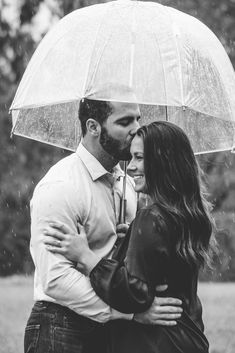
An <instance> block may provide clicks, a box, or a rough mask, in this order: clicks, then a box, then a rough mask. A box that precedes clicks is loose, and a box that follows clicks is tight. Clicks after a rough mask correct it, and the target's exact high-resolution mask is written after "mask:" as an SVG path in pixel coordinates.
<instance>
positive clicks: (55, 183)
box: [30, 143, 137, 322]
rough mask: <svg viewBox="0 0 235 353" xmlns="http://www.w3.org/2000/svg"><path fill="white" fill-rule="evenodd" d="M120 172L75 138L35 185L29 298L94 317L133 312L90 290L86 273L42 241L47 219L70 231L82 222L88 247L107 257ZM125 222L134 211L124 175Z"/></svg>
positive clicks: (130, 187) (119, 190)
mask: <svg viewBox="0 0 235 353" xmlns="http://www.w3.org/2000/svg"><path fill="white" fill-rule="evenodd" d="M122 176H123V172H122V170H121V168H120V166H116V167H115V168H114V172H113V173H112V174H111V173H108V172H107V170H105V169H104V167H103V166H102V165H101V164H100V163H99V161H98V160H97V159H96V158H95V157H94V156H93V155H91V154H90V153H89V152H88V151H87V150H86V148H85V147H84V146H83V145H82V144H81V143H80V145H79V147H78V149H77V151H76V153H73V154H71V155H70V156H69V157H66V158H64V159H62V160H61V161H59V162H58V163H57V164H55V165H54V166H53V167H52V168H51V169H50V170H49V172H48V173H47V174H46V175H45V176H44V178H43V179H42V180H41V181H40V182H39V183H38V185H37V186H36V188H35V191H34V194H33V198H32V200H31V242H30V251H31V255H32V258H33V261H34V264H35V279H34V300H46V301H51V302H55V303H58V304H61V305H63V306H66V307H68V308H70V309H71V310H73V311H75V312H76V313H78V314H80V315H83V316H86V317H89V318H90V319H92V320H95V321H98V322H106V321H108V320H113V319H118V318H124V319H131V318H132V316H133V315H128V314H122V313H120V312H118V311H116V310H114V309H112V308H110V307H109V306H108V305H106V304H105V303H104V302H103V301H102V300H101V299H100V298H99V297H98V296H97V295H96V293H95V292H94V290H93V288H92V287H91V284H90V281H89V278H88V277H86V276H84V275H82V274H81V273H80V272H79V271H78V270H77V269H76V265H75V264H74V263H72V262H71V261H69V260H67V259H66V258H65V257H64V256H62V255H60V254H53V253H50V252H49V251H48V250H47V249H46V247H45V245H44V243H43V230H44V229H45V227H46V226H47V225H48V222H49V221H60V222H63V223H65V224H67V225H68V226H69V227H70V228H71V229H72V230H73V231H74V232H76V231H77V226H78V225H79V223H80V224H82V225H83V226H84V227H85V231H86V234H87V238H88V242H89V246H90V248H91V249H92V250H93V251H94V252H95V253H96V254H97V255H99V256H101V257H105V256H109V254H110V252H111V250H112V248H113V246H114V243H115V241H116V238H117V235H116V224H117V223H118V217H119V211H120V197H121V194H122V182H123V178H122ZM126 196H127V221H129V222H131V221H132V220H133V218H134V217H135V214H136V204H137V202H136V201H137V200H136V193H135V192H134V188H133V181H132V180H131V178H129V177H128V178H127V187H126Z"/></svg>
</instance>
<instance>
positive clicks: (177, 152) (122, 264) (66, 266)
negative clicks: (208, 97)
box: [25, 99, 213, 353]
mask: <svg viewBox="0 0 235 353" xmlns="http://www.w3.org/2000/svg"><path fill="white" fill-rule="evenodd" d="M139 118H140V111H139V106H138V105H137V104H135V103H120V102H104V101H95V100H88V99H84V100H83V101H81V103H80V108H79V119H80V122H81V128H82V134H83V139H82V142H81V143H80V145H79V147H78V149H77V151H76V153H74V154H72V155H70V156H69V157H66V158H64V159H63V160H61V161H60V162H58V163H57V164H56V165H55V166H53V167H52V168H51V169H50V170H49V172H48V173H47V174H46V176H45V177H44V178H43V179H42V180H41V181H40V182H39V184H38V185H37V187H36V189H35V192H34V195H33V198H32V201H31V219H32V222H31V244H30V249H31V254H32V258H33V260H34V263H35V281H34V300H35V305H34V307H33V309H32V312H31V314H30V317H29V320H28V323H27V326H26V330H25V353H33V352H37V353H47V352H48V353H49V352H50V353H53V352H54V353H62V352H63V353H95V352H97V353H111V352H112V353H207V352H208V341H207V339H206V337H205V335H204V333H203V331H204V326H203V321H202V307H201V303H200V300H199V298H198V296H197V283H198V271H199V269H200V267H202V266H203V265H204V264H205V263H207V262H208V261H209V248H210V238H211V234H212V226H213V221H212V219H211V216H210V213H209V205H208V203H207V202H206V200H205V199H204V196H203V194H202V191H201V185H200V183H201V182H200V172H199V168H198V165H197V162H196V160H195V157H194V154H193V151H192V148H191V145H190V143H189V140H188V138H187V136H186V135H185V134H184V132H183V131H182V130H181V129H180V128H179V127H177V126H175V125H173V124H171V123H169V122H162V121H158V122H154V123H152V124H150V125H148V126H142V127H141V128H139V123H138V120H139ZM120 160H131V161H130V164H129V166H128V168H129V174H130V175H131V176H132V177H133V178H130V177H128V178H127V185H126V195H127V210H126V213H127V214H126V218H127V221H128V224H130V226H127V225H120V224H118V219H119V212H120V198H121V196H122V178H123V172H122V170H121V168H120V167H119V165H118V162H119V161H120ZM136 192H141V193H145V194H148V195H149V197H150V199H151V204H150V205H149V206H147V207H145V208H142V209H139V210H138V211H137V210H136V205H137V199H136ZM136 211H137V213H136ZM119 232H122V233H123V232H125V233H126V235H125V236H124V237H123V238H122V239H121V241H118V242H117V237H118V235H119ZM163 284H165V285H166V286H165V287H166V289H165V290H164V291H157V290H158V289H159V286H161V285H163Z"/></svg>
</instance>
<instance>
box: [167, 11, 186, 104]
mask: <svg viewBox="0 0 235 353" xmlns="http://www.w3.org/2000/svg"><path fill="white" fill-rule="evenodd" d="M166 11H167V12H168V14H169V17H170V19H171V21H170V22H171V24H172V25H171V29H172V33H173V38H174V40H175V47H176V52H177V57H178V64H179V78H180V93H181V102H182V106H183V107H185V101H184V87H183V73H182V62H181V57H180V51H179V43H178V37H179V35H180V31H179V28H178V26H177V25H176V23H175V21H174V20H173V18H172V15H171V12H170V9H169V8H168V7H167V6H166Z"/></svg>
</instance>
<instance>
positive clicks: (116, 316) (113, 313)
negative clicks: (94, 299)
mask: <svg viewBox="0 0 235 353" xmlns="http://www.w3.org/2000/svg"><path fill="white" fill-rule="evenodd" d="M133 317H134V313H131V314H125V313H121V312H120V311H117V310H115V309H113V308H111V317H110V320H120V319H122V320H133Z"/></svg>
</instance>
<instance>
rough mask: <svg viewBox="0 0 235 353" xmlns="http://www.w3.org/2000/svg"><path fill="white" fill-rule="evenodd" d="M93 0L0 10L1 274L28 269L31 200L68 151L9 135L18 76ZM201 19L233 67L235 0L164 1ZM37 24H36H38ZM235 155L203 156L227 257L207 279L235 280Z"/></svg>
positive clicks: (26, 3)
mask: <svg viewBox="0 0 235 353" xmlns="http://www.w3.org/2000/svg"><path fill="white" fill-rule="evenodd" d="M97 2H104V1H94V0H75V1H72V0H67V1H62V0H58V1H56V0H21V1H16V2H14V0H11V1H10V0H8V1H7V0H5V1H2V3H1V5H0V6H1V9H0V16H1V18H0V20H1V21H0V22H1V28H0V52H1V55H0V148H1V151H2V153H1V154H0V166H1V168H0V185H1V190H0V210H1V212H0V275H2V276H5V275H9V274H12V273H16V272H30V271H31V270H32V262H31V260H30V256H29V251H28V245H29V234H30V229H29V227H30V225H29V201H30V198H31V196H32V192H33V189H34V186H35V184H36V183H37V182H38V181H39V179H40V178H41V177H42V176H43V175H44V174H45V173H46V171H47V170H48V168H49V167H50V166H51V165H53V164H54V163H55V162H56V161H57V160H59V159H60V158H61V157H63V156H66V155H67V154H68V152H66V151H63V150H59V149H57V148H52V147H48V146H46V145H44V144H41V143H37V142H34V141H30V140H24V139H22V138H20V137H18V138H17V137H14V140H11V139H10V138H9V136H10V130H11V123H10V118H9V115H8V109H9V106H10V104H11V101H12V99H13V96H14V93H15V91H16V87H17V85H18V83H19V80H20V78H21V76H22V74H23V72H24V70H25V68H26V66H27V63H28V62H29V59H30V57H31V56H32V53H33V51H34V50H35V48H36V46H37V44H38V41H39V40H40V38H41V37H42V36H43V35H44V34H45V32H46V31H47V30H48V28H49V26H50V23H53V22H55V21H57V20H58V19H59V18H61V17H62V16H64V15H65V14H67V13H69V12H71V11H73V10H74V9H77V8H79V7H83V6H88V5H92V4H94V3H97ZM159 2H161V3H162V4H164V5H169V6H173V7H176V8H177V9H179V10H182V11H184V12H187V13H189V14H191V15H193V16H196V17H197V18H199V19H201V20H202V21H203V22H204V23H205V24H207V25H208V26H209V27H210V28H211V29H212V30H213V31H214V32H215V34H216V35H217V36H218V37H219V39H220V40H221V42H222V43H223V45H224V46H225V48H226V50H227V52H228V54H229V56H230V59H231V61H232V63H233V64H234V65H235V49H234V48H235V46H234V41H235V26H234V25H233V23H234V20H235V1H234V0H223V1H221V0H214V1H211V0H210V1H209V0H178V1H173V0H161V1H159ZM10 3H12V4H13V5H14V8H15V9H16V10H15V17H14V19H12V18H11V19H10V20H9V18H7V15H6V10H7V8H8V7H9V4H10ZM43 11H47V12H46V13H47V14H48V13H49V14H50V21H48V25H47V27H46V26H45V28H44V30H42V31H41V32H40V33H39V32H38V30H37V26H36V24H37V21H36V19H37V18H38V16H39V15H40V13H44V12H43ZM35 23H36V24H35ZM234 157H235V156H234V155H232V154H230V153H228V152H227V153H217V154H211V155H208V156H202V157H199V161H200V163H201V165H202V167H203V169H204V170H205V172H206V175H207V177H208V187H209V192H210V195H211V196H210V198H211V201H212V202H213V204H214V211H215V217H216V219H217V220H218V225H219V229H220V230H219V231H218V233H217V239H218V243H219V247H220V249H222V252H224V255H223V256H222V252H221V256H220V257H219V260H218V259H217V260H216V271H215V272H214V274H213V275H211V274H209V275H208V274H206V275H204V278H206V279H208V278H213V279H214V280H235V275H234V274H235V261H234V258H235V257H234V251H235V250H234V249H235V248H234V246H235V245H234V239H235V230H234V228H235V227H234V222H235V219H234V214H235V173H234V172H235V158H234Z"/></svg>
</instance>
